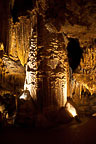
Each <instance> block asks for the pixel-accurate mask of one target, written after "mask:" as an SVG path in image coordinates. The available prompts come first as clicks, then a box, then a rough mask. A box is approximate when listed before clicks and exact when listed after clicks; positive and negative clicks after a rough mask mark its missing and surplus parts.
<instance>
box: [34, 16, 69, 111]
mask: <svg viewBox="0 0 96 144" xmlns="http://www.w3.org/2000/svg"><path fill="white" fill-rule="evenodd" d="M37 51H38V53H37V61H38V63H37V65H38V72H37V80H38V91H37V97H38V103H39V105H40V106H41V107H40V108H41V109H45V108H49V109H52V108H53V109H54V108H58V107H62V106H64V105H65V103H66V101H67V64H68V60H67V53H66V50H65V45H64V39H63V36H62V34H56V33H51V32H49V31H48V30H47V29H46V27H45V26H44V23H43V20H42V18H40V16H39V19H38V49H37Z"/></svg>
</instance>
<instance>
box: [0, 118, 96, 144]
mask: <svg viewBox="0 0 96 144" xmlns="http://www.w3.org/2000/svg"><path fill="white" fill-rule="evenodd" d="M0 143H1V144H9V143H10V144H17V143H18V144H21V143H23V144H26V143H30V144H31V143H32V144H38V143H40V144H41V143H42V144H45V143H46V144H49V143H50V144H53V143H54V144H95V143H96V118H82V121H81V123H78V122H77V121H75V120H74V121H72V122H71V123H69V124H66V125H61V126H58V127H56V128H51V129H41V128H40V129H32V128H16V127H15V128H14V127H11V128H5V129H3V130H1V131H0Z"/></svg>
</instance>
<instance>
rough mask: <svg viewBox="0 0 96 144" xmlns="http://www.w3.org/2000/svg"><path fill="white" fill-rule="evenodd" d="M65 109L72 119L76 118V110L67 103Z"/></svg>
mask: <svg viewBox="0 0 96 144" xmlns="http://www.w3.org/2000/svg"><path fill="white" fill-rule="evenodd" d="M66 109H67V111H68V112H69V113H70V114H71V115H72V116H73V117H75V116H77V112H76V109H75V108H74V107H73V106H72V105H71V104H70V103H69V102H68V103H67V104H66Z"/></svg>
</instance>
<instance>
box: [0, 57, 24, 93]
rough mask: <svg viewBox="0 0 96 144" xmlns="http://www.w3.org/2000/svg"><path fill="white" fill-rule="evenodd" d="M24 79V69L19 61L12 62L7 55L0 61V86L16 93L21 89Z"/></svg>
mask: <svg viewBox="0 0 96 144" xmlns="http://www.w3.org/2000/svg"><path fill="white" fill-rule="evenodd" d="M24 78H25V72H24V67H23V66H22V65H21V63H20V61H13V60H12V59H10V58H9V57H8V56H7V55H6V56H3V57H2V59H0V86H1V88H5V89H7V90H12V91H16V90H17V89H18V88H21V87H23V84H24Z"/></svg>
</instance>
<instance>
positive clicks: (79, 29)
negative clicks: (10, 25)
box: [11, 0, 96, 41]
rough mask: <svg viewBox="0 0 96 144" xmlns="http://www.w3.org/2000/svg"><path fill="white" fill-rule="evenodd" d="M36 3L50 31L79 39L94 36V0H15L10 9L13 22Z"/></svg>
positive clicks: (95, 36) (88, 38)
mask: <svg viewBox="0 0 96 144" xmlns="http://www.w3.org/2000/svg"><path fill="white" fill-rule="evenodd" d="M33 5H36V7H37V11H38V13H39V14H40V15H42V16H43V18H44V20H45V23H46V27H47V28H48V29H49V30H50V31H52V32H54V31H55V32H64V33H66V34H67V35H68V36H69V37H76V38H78V39H79V40H80V41H84V40H85V41H89V40H90V39H94V38H96V27H95V23H96V2H95V1H94V0H91V1H90V0H78V1H77V0H59V1H58V0H38V1H37V2H35V0H34V1H32V0H29V1H28V2H27V1H26V0H21V1H19V0H15V1H14V6H13V8H12V10H11V13H12V16H13V19H14V22H15V21H17V20H18V16H20V15H26V14H27V10H31V9H33V7H34V6H33Z"/></svg>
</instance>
